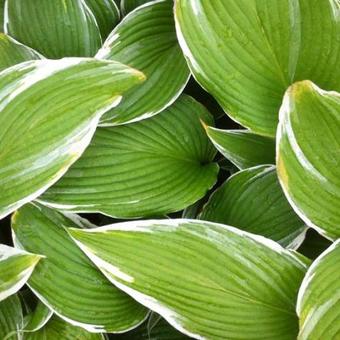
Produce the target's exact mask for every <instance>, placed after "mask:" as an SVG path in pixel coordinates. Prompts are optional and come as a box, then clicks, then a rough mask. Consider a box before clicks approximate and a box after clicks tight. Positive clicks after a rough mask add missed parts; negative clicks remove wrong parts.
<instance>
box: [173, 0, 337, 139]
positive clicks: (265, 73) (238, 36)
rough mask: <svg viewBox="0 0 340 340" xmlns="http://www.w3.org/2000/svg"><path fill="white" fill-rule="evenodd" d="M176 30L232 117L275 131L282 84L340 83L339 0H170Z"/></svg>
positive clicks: (257, 129) (328, 85) (208, 86)
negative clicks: (301, 82) (172, 3)
mask: <svg viewBox="0 0 340 340" xmlns="http://www.w3.org/2000/svg"><path fill="white" fill-rule="evenodd" d="M175 3H176V21H177V33H178V38H179V41H180V44H181V46H182V49H183V51H184V53H185V55H186V58H187V59H188V62H189V65H190V68H191V70H192V72H193V73H194V76H195V78H196V79H197V80H198V82H199V83H200V84H201V85H202V86H203V87H204V88H206V89H207V90H208V91H209V92H210V93H211V94H213V95H214V96H215V98H216V99H217V100H218V101H219V103H220V104H221V106H222V107H223V108H224V110H225V111H226V113H228V114H229V115H230V116H231V117H232V118H233V119H235V120H236V121H238V122H239V123H241V124H242V125H244V126H246V127H248V128H250V129H252V130H253V131H254V132H258V133H260V134H264V135H269V136H274V134H275V131H276V126H277V121H278V111H279V108H280V105H281V102H282V97H283V95H284V92H285V91H286V89H287V87H288V86H289V85H290V84H292V83H293V82H295V81H298V80H304V79H310V80H312V81H314V82H316V83H317V84H318V85H319V86H321V87H323V88H325V89H329V90H340V44H339V35H340V20H339V16H340V6H339V1H338V0H322V1H319V0H312V1H311V0H242V1H240V0H228V1H225V0H215V1H202V0H176V1H175Z"/></svg>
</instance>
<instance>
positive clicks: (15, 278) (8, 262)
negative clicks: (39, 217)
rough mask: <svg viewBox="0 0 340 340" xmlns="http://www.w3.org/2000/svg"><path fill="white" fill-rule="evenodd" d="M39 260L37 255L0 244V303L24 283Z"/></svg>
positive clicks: (39, 257)
mask: <svg viewBox="0 0 340 340" xmlns="http://www.w3.org/2000/svg"><path fill="white" fill-rule="evenodd" d="M40 259H41V256H39V255H35V254H30V253H27V252H25V251H22V250H20V249H15V248H12V247H8V246H6V245H4V244H0V301H2V300H5V299H6V298H7V297H9V296H10V295H12V294H14V293H16V292H17V291H18V290H19V289H20V288H21V287H22V286H23V285H24V284H25V283H26V281H27V280H28V278H29V277H30V276H31V274H32V272H33V270H34V267H35V266H36V265H37V263H38V262H39V260H40Z"/></svg>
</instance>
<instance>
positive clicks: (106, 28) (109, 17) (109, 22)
mask: <svg viewBox="0 0 340 340" xmlns="http://www.w3.org/2000/svg"><path fill="white" fill-rule="evenodd" d="M85 2H86V4H87V6H88V7H89V8H90V10H91V11H92V13H93V14H94V16H95V18H96V21H97V24H98V27H99V29H100V33H101V36H102V38H103V39H106V37H107V36H108V35H109V34H110V32H111V31H112V30H113V28H114V27H115V26H116V24H117V23H118V21H119V18H120V13H119V9H118V7H117V5H116V3H115V2H114V0H101V1H98V0H85Z"/></svg>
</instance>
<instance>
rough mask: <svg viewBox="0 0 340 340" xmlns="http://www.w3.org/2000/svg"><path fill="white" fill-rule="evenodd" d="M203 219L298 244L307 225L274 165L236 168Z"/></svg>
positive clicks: (201, 217) (204, 213) (219, 189)
mask: <svg viewBox="0 0 340 340" xmlns="http://www.w3.org/2000/svg"><path fill="white" fill-rule="evenodd" d="M200 219H202V220H207V221H212V222H218V223H223V224H227V225H231V226H234V227H236V228H240V229H242V230H246V231H248V232H252V233H254V234H259V235H262V236H265V237H268V238H270V239H272V240H274V241H277V242H279V243H280V244H281V245H282V246H285V247H287V246H289V247H293V248H296V247H297V246H299V245H300V243H301V242H302V241H303V238H304V233H305V231H306V227H305V226H304V223H303V221H302V220H301V219H300V218H299V217H298V216H297V215H296V214H295V212H294V210H293V209H292V208H291V206H290V205H289V203H288V201H287V199H286V197H285V196H284V194H283V192H282V189H281V187H280V184H279V181H278V179H277V174H276V169H275V167H273V166H258V167H254V168H250V169H246V170H243V171H240V172H237V173H236V174H234V175H233V176H231V177H229V179H228V180H227V181H226V182H225V183H224V184H223V185H222V186H221V187H220V188H218V189H217V190H216V191H215V192H214V193H213V194H212V196H211V197H210V199H209V201H208V203H207V204H206V205H205V206H204V208H203V211H202V213H201V214H200Z"/></svg>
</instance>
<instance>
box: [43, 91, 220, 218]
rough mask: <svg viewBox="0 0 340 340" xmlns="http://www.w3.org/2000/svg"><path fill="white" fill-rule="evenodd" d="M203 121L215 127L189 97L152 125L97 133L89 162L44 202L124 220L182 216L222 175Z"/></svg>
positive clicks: (72, 171) (81, 161)
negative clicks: (179, 212)
mask: <svg viewBox="0 0 340 340" xmlns="http://www.w3.org/2000/svg"><path fill="white" fill-rule="evenodd" d="M199 119H203V120H205V121H210V122H211V121H212V117H211V116H210V114H209V113H208V112H207V110H206V109H205V108H204V107H203V106H201V105H200V104H199V103H198V102H196V101H195V100H194V99H192V98H191V97H188V96H185V95H183V96H182V97H180V99H178V101H176V102H175V103H174V104H173V105H172V106H171V107H170V108H168V109H167V110H165V111H163V112H162V113H160V114H158V115H157V116H155V117H152V118H150V119H147V120H143V121H141V122H137V123H133V124H128V125H125V126H116V127H111V128H99V129H97V132H96V134H95V137H94V139H93V141H92V142H91V144H90V146H89V148H88V149H87V150H86V152H85V153H84V154H83V156H82V157H81V158H80V159H79V161H78V162H76V163H75V164H74V166H73V167H71V168H70V170H69V171H68V172H67V174H66V175H65V176H64V177H63V178H62V179H61V180H60V181H59V182H58V183H56V184H55V185H54V186H53V187H52V188H50V190H48V191H47V192H46V193H45V194H44V195H42V196H41V197H40V198H39V200H40V202H43V203H44V204H48V205H50V206H52V207H59V208H61V209H63V210H71V211H78V212H101V213H104V214H107V215H110V216H113V217H121V218H129V217H139V216H159V215H162V214H166V213H169V212H174V211H178V210H182V209H183V208H185V207H186V206H188V205H190V204H192V203H193V202H195V201H197V200H198V199H200V198H201V197H202V196H204V194H205V193H206V192H207V190H208V189H210V188H211V187H212V186H213V185H214V183H215V181H216V176H217V172H218V166H217V165H216V164H215V163H213V162H212V161H213V158H214V155H215V150H214V147H213V145H211V144H210V142H209V139H208V138H207V136H206V134H205V132H204V129H203V127H202V126H201V124H200V121H199Z"/></svg>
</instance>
